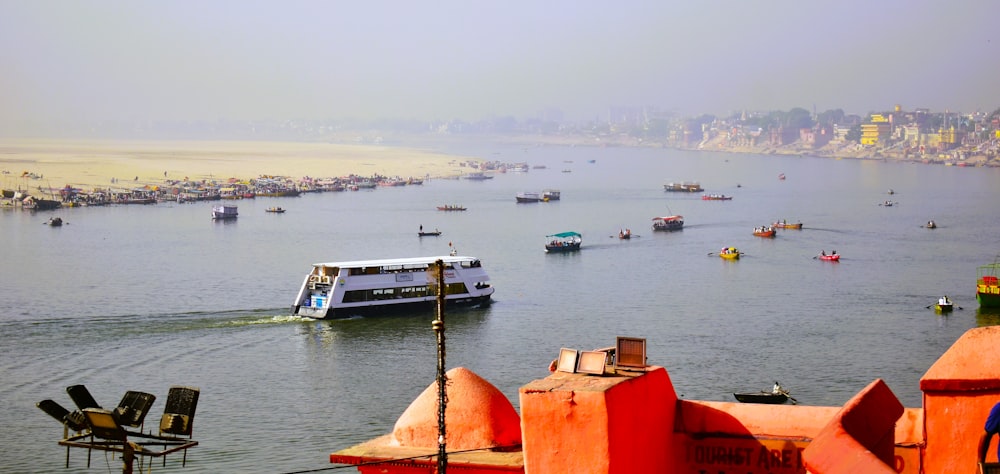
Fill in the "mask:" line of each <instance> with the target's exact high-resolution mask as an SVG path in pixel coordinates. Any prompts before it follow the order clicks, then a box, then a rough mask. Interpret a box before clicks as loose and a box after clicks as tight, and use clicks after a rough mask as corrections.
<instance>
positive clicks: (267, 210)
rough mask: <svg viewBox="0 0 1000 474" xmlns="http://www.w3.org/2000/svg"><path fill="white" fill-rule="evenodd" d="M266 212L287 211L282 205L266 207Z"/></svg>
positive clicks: (279, 212)
mask: <svg viewBox="0 0 1000 474" xmlns="http://www.w3.org/2000/svg"><path fill="white" fill-rule="evenodd" d="M264 212H275V213H278V214H281V213H282V212H285V210H284V209H282V208H280V207H269V208H267V209H264Z"/></svg>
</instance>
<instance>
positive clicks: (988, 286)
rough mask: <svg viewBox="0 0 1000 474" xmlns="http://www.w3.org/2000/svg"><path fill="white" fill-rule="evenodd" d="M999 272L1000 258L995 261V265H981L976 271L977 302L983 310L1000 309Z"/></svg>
mask: <svg viewBox="0 0 1000 474" xmlns="http://www.w3.org/2000/svg"><path fill="white" fill-rule="evenodd" d="M998 270H1000V256H998V257H997V258H996V259H994V260H993V263H989V264H986V265H981V266H979V267H978V268H977V269H976V273H977V275H976V301H978V302H979V306H980V307H982V308H997V307H1000V284H998V282H997V273H998Z"/></svg>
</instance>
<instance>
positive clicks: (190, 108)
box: [0, 0, 1000, 121]
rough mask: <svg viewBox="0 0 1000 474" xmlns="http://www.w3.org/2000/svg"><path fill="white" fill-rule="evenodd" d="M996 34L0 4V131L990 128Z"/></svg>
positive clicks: (822, 9)
mask: <svg viewBox="0 0 1000 474" xmlns="http://www.w3.org/2000/svg"><path fill="white" fill-rule="evenodd" d="M998 19H1000V1H992V0H983V1H958V2H946V1H937V0H935V1H927V0H905V1H855V0H843V1H832V2H815V1H802V0H787V1H786V0H775V1H752V0H733V1H723V0H720V1H713V0H651V1H607V0H604V1H596V0H594V1H589V0H572V1H561V0H559V1H548V0H527V1H522V0H504V1H475V0H416V1H409V0H399V1H383V0H349V1H348V0H326V1H320V0H316V1H305V0H300V1H295V0H293V1H277V0H275V1H253V0H232V1H214V0H162V1H148V0H122V1H113V0H89V1H88V0H66V1H61V0H0V121H4V120H14V121H22V120H31V121H34V120H50V119H63V120H81V119H82V120H93V119H208V120H215V119H219V118H231V119H282V118H344V117H355V118H376V117H382V118H415V119H464V120H478V119H481V118H485V117H489V116H507V115H513V116H515V117H520V118H526V117H529V116H534V115H536V114H537V113H538V112H539V111H542V110H545V109H559V110H561V111H562V112H563V113H564V114H565V116H566V118H570V119H577V118H596V117H600V116H602V115H604V114H605V113H606V111H607V108H608V107H609V106H612V105H627V106H643V105H648V106H656V107H660V108H663V109H673V110H676V111H678V112H680V113H682V114H684V115H694V114H700V113H712V114H727V113H730V112H732V111H738V110H743V109H752V110H788V109H791V108H793V107H803V108H806V109H810V110H811V109H812V108H813V107H814V106H815V108H816V109H817V110H818V111H823V110H827V109H835V108H842V109H844V110H845V111H846V112H847V113H857V114H864V113H867V112H869V111H874V110H888V109H890V108H892V106H893V105H894V104H900V105H902V106H903V108H904V109H913V108H918V107H926V108H930V109H931V110H933V111H944V110H945V109H949V110H952V111H963V112H974V111H976V110H983V111H993V110H994V109H996V108H998V107H1000V93H998V91H1000V53H998V49H997V48H998V46H1000V38H998V37H997V36H998V33H997V32H998V31H1000V28H998V27H997V26H996V22H997V21H998Z"/></svg>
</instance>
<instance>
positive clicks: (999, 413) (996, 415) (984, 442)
mask: <svg viewBox="0 0 1000 474" xmlns="http://www.w3.org/2000/svg"><path fill="white" fill-rule="evenodd" d="M998 433H1000V402H997V403H996V404H994V405H993V408H991V409H990V414H989V416H987V417H986V425H985V426H984V428H983V434H982V436H980V438H979V458H978V459H979V462H980V463H983V462H986V452H987V451H989V450H990V441H992V440H993V435H996V434H998ZM997 458H998V459H1000V445H998V446H997Z"/></svg>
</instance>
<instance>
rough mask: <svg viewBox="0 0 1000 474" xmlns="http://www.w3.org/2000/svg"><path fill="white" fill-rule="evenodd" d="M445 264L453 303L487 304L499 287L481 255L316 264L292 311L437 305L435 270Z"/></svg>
mask: <svg viewBox="0 0 1000 474" xmlns="http://www.w3.org/2000/svg"><path fill="white" fill-rule="evenodd" d="M438 260H441V262H442V263H443V264H444V285H445V288H444V290H445V291H444V293H445V301H446V304H448V305H457V306H485V305H488V304H489V303H490V302H491V299H490V298H491V296H492V295H493V291H494V288H493V287H492V286H491V285H490V284H489V279H490V277H489V275H487V273H486V271H485V270H484V269H483V266H482V263H481V262H480V261H479V259H478V258H475V257H468V256H458V255H449V256H440V257H414V258H396V259H383V260H358V261H349V262H326V263H314V264H313V265H312V270H311V271H310V272H309V273H308V274H307V275H306V277H305V279H304V280H303V281H302V286H301V287H300V288H299V292H298V295H297V296H296V297H295V302H294V303H293V304H292V314H293V315H297V316H302V317H307V318H313V319H328V318H342V317H349V316H354V315H373V314H385V313H393V312H400V311H409V312H414V313H415V314H416V312H418V311H431V310H433V308H434V306H435V303H436V300H437V293H436V290H435V289H434V288H433V287H432V286H431V285H429V284H428V281H433V278H431V275H432V274H431V273H429V272H431V271H433V267H434V265H435V262H436V261H438Z"/></svg>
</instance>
